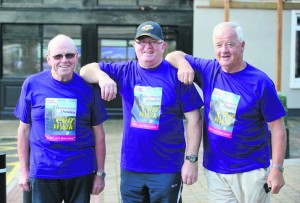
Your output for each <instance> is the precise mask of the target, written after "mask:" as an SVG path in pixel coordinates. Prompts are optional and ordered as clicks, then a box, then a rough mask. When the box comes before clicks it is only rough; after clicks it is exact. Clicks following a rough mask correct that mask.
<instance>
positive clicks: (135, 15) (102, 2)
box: [0, 0, 193, 119]
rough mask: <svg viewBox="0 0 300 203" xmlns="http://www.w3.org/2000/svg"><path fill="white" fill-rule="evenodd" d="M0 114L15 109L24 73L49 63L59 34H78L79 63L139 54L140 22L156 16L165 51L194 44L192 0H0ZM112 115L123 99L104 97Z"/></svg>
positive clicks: (7, 116) (186, 48)
mask: <svg viewBox="0 0 300 203" xmlns="http://www.w3.org/2000/svg"><path fill="white" fill-rule="evenodd" d="M0 2H1V3H0V4H1V5H0V31H1V35H0V36H1V37H0V46H1V47H2V49H1V50H0V119H14V116H13V110H14V107H15V105H16V102H17V100H18V97H19V94H20V91H21V86H22V83H23V81H24V80H25V78H26V77H28V76H29V75H31V74H34V73H37V72H39V71H43V70H47V69H49V66H48V64H47V61H46V59H45V55H46V52H47V44H48V42H49V40H50V39H51V38H53V37H54V36H55V35H57V34H66V35H68V36H70V37H72V38H73V39H74V40H75V43H76V45H77V47H78V52H79V57H80V60H79V64H78V69H77V71H78V70H79V69H80V67H81V66H83V65H85V64H87V63H90V62H96V61H99V60H105V61H111V62H118V61H123V60H132V59H133V60H134V59H136V57H135V53H134V50H133V47H132V43H133V38H134V35H135V30H136V27H137V26H138V25H139V24H140V23H142V22H144V21H148V20H151V21H155V22H158V23H159V24H160V25H161V26H162V28H163V30H164V35H165V41H166V42H167V43H168V49H167V51H166V53H168V52H170V51H172V50H175V49H180V50H184V51H186V52H188V53H191V52H192V50H193V0H154V1H153V0H61V1H57V0H2V1H0ZM105 106H106V108H107V110H108V112H109V114H110V115H111V116H122V104H121V99H120V98H119V97H118V98H117V99H116V100H114V101H112V102H105Z"/></svg>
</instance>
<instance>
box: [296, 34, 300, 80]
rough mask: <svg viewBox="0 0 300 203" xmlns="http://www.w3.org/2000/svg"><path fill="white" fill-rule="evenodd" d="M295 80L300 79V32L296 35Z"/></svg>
mask: <svg viewBox="0 0 300 203" xmlns="http://www.w3.org/2000/svg"><path fill="white" fill-rule="evenodd" d="M295 54H296V58H295V60H296V61H295V78H300V31H297V33H296V50H295Z"/></svg>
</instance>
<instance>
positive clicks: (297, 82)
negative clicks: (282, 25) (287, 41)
mask: <svg viewBox="0 0 300 203" xmlns="http://www.w3.org/2000/svg"><path fill="white" fill-rule="evenodd" d="M291 27H292V31H291V33H292V36H291V71H290V87H291V88H300V11H292V23H291Z"/></svg>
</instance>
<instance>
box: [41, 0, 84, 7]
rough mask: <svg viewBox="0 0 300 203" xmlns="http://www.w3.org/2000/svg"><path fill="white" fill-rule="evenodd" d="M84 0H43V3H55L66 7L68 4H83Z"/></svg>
mask: <svg viewBox="0 0 300 203" xmlns="http://www.w3.org/2000/svg"><path fill="white" fill-rule="evenodd" d="M83 1H84V0H59V1H57V0H43V3H44V4H49V5H51V4H53V5H55V6H57V7H64V6H66V5H68V6H70V5H83Z"/></svg>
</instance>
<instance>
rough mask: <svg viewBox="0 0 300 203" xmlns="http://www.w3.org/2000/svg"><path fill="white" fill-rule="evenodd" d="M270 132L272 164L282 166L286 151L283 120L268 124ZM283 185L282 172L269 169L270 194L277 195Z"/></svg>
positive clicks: (272, 168)
mask: <svg viewBox="0 0 300 203" xmlns="http://www.w3.org/2000/svg"><path fill="white" fill-rule="evenodd" d="M268 126H269V129H270V131H271V140H272V143H271V144H272V164H274V165H279V166H283V161H284V157H285V151H286V139H287V138H286V136H287V135H286V129H285V126H284V120H283V118H279V119H277V120H275V121H272V122H269V123H268ZM284 184H285V181H284V178H283V174H282V172H281V171H280V170H279V169H277V168H274V167H271V169H270V174H269V177H268V185H269V187H271V188H272V190H271V192H272V193H274V194H277V193H278V192H279V190H280V189H281V188H282V187H283V185H284Z"/></svg>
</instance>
